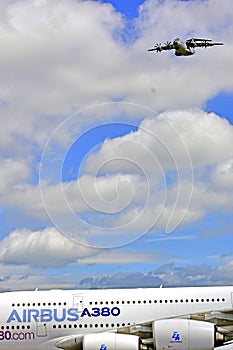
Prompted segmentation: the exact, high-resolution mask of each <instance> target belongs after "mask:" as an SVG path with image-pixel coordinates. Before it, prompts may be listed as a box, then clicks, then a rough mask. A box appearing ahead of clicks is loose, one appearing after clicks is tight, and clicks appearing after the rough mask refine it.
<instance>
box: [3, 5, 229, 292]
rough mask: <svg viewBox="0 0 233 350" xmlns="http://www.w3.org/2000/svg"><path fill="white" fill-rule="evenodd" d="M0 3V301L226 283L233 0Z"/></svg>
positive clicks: (227, 281)
mask: <svg viewBox="0 0 233 350" xmlns="http://www.w3.org/2000/svg"><path fill="white" fill-rule="evenodd" d="M1 7H2V8H1V13H2V15H1V16H2V25H1V27H0V32H1V36H0V37H1V39H0V40H1V47H2V52H3V55H2V57H1V58H0V63H1V66H2V67H3V69H2V71H1V73H0V74H1V81H2V88H1V90H0V117H1V129H2V137H1V140H0V150H1V151H0V152H1V153H0V162H1V172H0V200H1V211H0V220H1V221H0V222H1V226H0V272H1V273H0V291H4V290H19V289H34V288H41V289H47V288H93V287H97V288H103V287H114V288H115V287H139V286H141V287H144V286H158V285H160V284H163V285H167V286H176V285H220V284H232V283H233V279H232V276H233V273H232V272H233V251H232V246H233V241H232V229H233V219H232V199H233V198H232V197H233V196H232V195H233V193H232V188H233V182H232V181H233V180H232V179H233V153H232V149H233V147H232V146H233V126H232V125H233V119H232V103H233V83H232V73H233V72H232V60H231V57H232V54H233V41H232V32H233V20H232V18H231V17H229V13H232V10H233V4H232V1H231V0H224V1H223V2H221V5H220V3H219V1H218V0H205V1H181V0H174V1H160V0H144V1H142V0H141V1H139V0H138V1H119V0H115V1H107V0H106V1H105V0H104V1H103V0H102V1H94V0H93V1H88V2H87V1H82V0H79V1H74V0H68V1H65V0H62V1H60V2H59V3H56V2H55V3H52V2H49V1H47V0H45V1H43V2H38V1H32V2H28V1H27V0H20V1H18V2H11V1H5V2H4V4H2V5H1ZM200 13H202V17H201V18H200ZM25 19H27V20H25ZM190 33H191V34H190ZM177 36H179V37H180V38H183V39H187V38H190V37H191V36H195V37H206V38H208V39H209V38H211V39H213V40H214V41H219V42H224V46H221V47H214V48H209V49H206V50H204V49H198V50H197V53H196V54H195V55H193V56H192V57H176V56H175V55H174V53H173V52H162V53H149V52H148V51H147V49H148V48H149V47H152V46H153V45H155V44H156V43H157V42H162V43H163V42H166V41H171V40H173V39H174V38H175V37H177ZM22 281H23V282H22Z"/></svg>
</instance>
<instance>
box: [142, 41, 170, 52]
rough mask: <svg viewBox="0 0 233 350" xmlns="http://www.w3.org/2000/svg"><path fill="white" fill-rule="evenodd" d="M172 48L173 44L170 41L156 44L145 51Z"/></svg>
mask: <svg viewBox="0 0 233 350" xmlns="http://www.w3.org/2000/svg"><path fill="white" fill-rule="evenodd" d="M172 49H174V45H173V44H172V43H171V42H167V43H165V44H163V45H161V44H156V45H155V46H154V47H152V48H151V49H148V50H147V51H156V52H161V51H164V50H165V51H166V50H172Z"/></svg>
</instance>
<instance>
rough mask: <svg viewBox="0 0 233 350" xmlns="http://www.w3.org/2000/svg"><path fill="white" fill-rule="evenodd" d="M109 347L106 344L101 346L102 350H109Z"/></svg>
mask: <svg viewBox="0 0 233 350" xmlns="http://www.w3.org/2000/svg"><path fill="white" fill-rule="evenodd" d="M107 349H108V348H107V346H106V345H105V344H102V345H100V350H107Z"/></svg>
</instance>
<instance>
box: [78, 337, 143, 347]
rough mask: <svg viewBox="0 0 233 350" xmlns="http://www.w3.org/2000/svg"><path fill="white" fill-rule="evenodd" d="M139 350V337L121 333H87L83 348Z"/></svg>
mask: <svg viewBox="0 0 233 350" xmlns="http://www.w3.org/2000/svg"><path fill="white" fill-rule="evenodd" d="M122 349H124V350H138V349H139V337H138V336H136V335H128V334H119V333H97V334H86V335H85V336H84V337H83V350H122Z"/></svg>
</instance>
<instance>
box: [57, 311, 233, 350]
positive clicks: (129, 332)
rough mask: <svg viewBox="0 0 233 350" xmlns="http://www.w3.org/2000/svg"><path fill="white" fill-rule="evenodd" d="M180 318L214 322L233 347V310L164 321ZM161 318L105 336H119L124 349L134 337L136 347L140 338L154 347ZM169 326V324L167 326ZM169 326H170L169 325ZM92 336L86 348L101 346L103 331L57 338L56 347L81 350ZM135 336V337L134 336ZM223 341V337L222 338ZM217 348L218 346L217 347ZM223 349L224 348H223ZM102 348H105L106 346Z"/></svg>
mask: <svg viewBox="0 0 233 350" xmlns="http://www.w3.org/2000/svg"><path fill="white" fill-rule="evenodd" d="M179 320H180V321H181V320H186V321H187V322H188V321H189V322H190V321H191V322H192V321H194V322H195V321H196V322H198V321H199V322H200V323H201V327H203V322H205V323H207V324H213V325H214V326H215V327H216V331H217V332H219V334H222V335H223V337H224V339H225V340H224V342H225V343H224V344H228V342H229V344H230V350H232V349H233V310H224V311H213V312H207V313H200V314H190V315H183V316H180V317H179V318H175V319H172V318H170V319H163V320H162V322H166V325H167V324H168V323H169V322H170V321H174V322H175V323H174V324H177V323H178V322H179ZM160 321H161V320H157V321H155V322H154V321H151V322H148V323H145V324H138V325H134V326H129V327H127V326H126V327H122V328H118V329H116V330H112V331H111V332H104V338H105V339H106V335H108V336H109V337H110V338H112V339H110V340H111V341H112V342H113V343H114V342H115V341H116V340H115V338H117V341H118V342H119V343H121V344H124V345H123V347H122V349H123V348H124V346H125V344H127V343H128V342H129V343H130V345H132V344H131V342H132V338H133V339H134V343H135V349H136V344H137V342H138V339H139V338H140V342H141V343H142V344H143V345H145V346H147V347H148V346H149V347H152V348H153V344H154V341H155V340H154V337H153V333H154V323H156V322H160ZM166 327H167V326H166ZM168 327H169V326H168ZM88 336H90V339H91V341H90V339H87V341H88V342H89V343H88V345H89V346H86V347H85V348H87V349H89V348H92V346H94V345H95V347H96V344H98V341H99V344H100V345H98V346H97V347H96V348H98V349H100V350H101V349H102V348H101V342H102V339H103V333H101V332H100V333H96V334H95V335H91V334H89V335H85V336H84V335H73V336H67V337H63V338H59V339H56V340H55V341H54V349H63V350H81V349H82V348H83V342H84V338H88ZM132 336H133V337H132ZM220 341H221V339H220ZM120 348H121V347H120ZM215 349H217V348H215ZM222 349H223V348H222ZM224 349H225V350H227V349H228V347H226V345H225V346H224ZM102 350H105V349H104V348H103V349H102Z"/></svg>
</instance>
